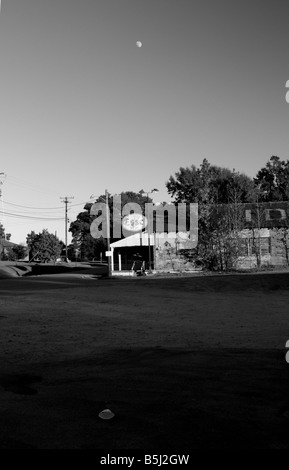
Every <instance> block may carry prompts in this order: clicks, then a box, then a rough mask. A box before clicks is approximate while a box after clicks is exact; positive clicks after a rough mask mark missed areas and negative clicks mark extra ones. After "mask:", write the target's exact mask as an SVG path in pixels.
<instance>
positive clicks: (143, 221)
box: [122, 214, 147, 232]
mask: <svg viewBox="0 0 289 470" xmlns="http://www.w3.org/2000/svg"><path fill="white" fill-rule="evenodd" d="M146 226H147V218H146V217H144V216H143V215H142V214H129V215H126V216H125V217H124V218H123V219H122V228H124V229H125V230H127V231H128V232H140V231H141V230H142V229H144V228H145V227H146Z"/></svg>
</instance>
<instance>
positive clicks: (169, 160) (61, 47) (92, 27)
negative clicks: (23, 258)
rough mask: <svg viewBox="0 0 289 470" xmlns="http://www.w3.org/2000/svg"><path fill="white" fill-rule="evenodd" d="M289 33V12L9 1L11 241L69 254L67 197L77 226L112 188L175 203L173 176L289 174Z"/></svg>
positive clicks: (4, 13) (5, 143)
mask: <svg viewBox="0 0 289 470" xmlns="http://www.w3.org/2000/svg"><path fill="white" fill-rule="evenodd" d="M288 20H289V1H288V0H274V1H273V0H271V1H269V0H242V1H240V0H81V1H80V0H2V10H1V15H0V70H1V73H0V85H1V86H0V90H1V92H0V173H1V172H4V173H5V174H6V179H5V181H4V182H3V184H2V185H1V189H2V207H0V209H1V211H0V218H1V219H3V217H4V225H5V228H6V232H8V233H12V238H11V240H12V241H14V242H15V243H20V242H25V240H26V235H27V233H29V232H30V231H31V230H35V231H36V232H39V231H41V230H42V229H43V228H48V229H49V231H51V232H53V233H54V232H55V231H57V235H58V236H59V237H60V238H61V239H63V240H64V232H65V230H64V227H65V225H64V204H63V203H62V202H61V200H60V197H64V196H73V197H74V199H73V200H71V204H70V206H71V208H70V211H69V218H70V220H74V219H75V218H76V215H77V214H78V212H80V211H81V209H82V207H83V204H84V202H85V201H89V199H90V196H91V195H92V194H94V195H99V194H103V193H104V191H105V189H106V188H107V189H108V190H109V192H111V193H118V192H121V191H127V190H131V191H139V190H140V189H144V190H146V191H149V190H150V189H152V188H158V189H159V193H157V194H156V196H155V197H154V200H155V201H164V200H167V201H169V200H170V197H169V196H168V194H167V191H166V187H165V182H166V181H167V180H168V178H169V176H170V175H171V174H174V173H175V172H176V171H178V169H179V167H180V166H190V165H192V164H194V165H196V166H199V165H200V163H201V162H202V160H203V159H204V158H207V159H208V160H209V162H210V163H212V164H216V165H219V166H225V167H228V168H230V169H233V168H235V169H236V171H240V172H245V173H246V174H248V175H249V176H255V174H256V173H257V171H258V170H259V169H260V168H261V167H262V166H264V165H265V164H266V162H267V161H268V160H269V158H270V157H271V155H278V156H279V157H280V158H282V159H285V160H287V158H289V128H288V126H289V103H287V102H286V100H285V94H286V88H285V84H286V81H287V80H288V79H289V27H288ZM138 40H139V41H142V43H143V46H142V47H141V48H138V47H137V46H136V41H138ZM0 178H1V175H0ZM2 180H3V178H2ZM0 181H1V180H0ZM20 206H21V207H20ZM3 214H4V215H3ZM51 218H55V219H56V220H51Z"/></svg>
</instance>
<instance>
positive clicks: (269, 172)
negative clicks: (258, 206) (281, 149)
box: [254, 155, 289, 202]
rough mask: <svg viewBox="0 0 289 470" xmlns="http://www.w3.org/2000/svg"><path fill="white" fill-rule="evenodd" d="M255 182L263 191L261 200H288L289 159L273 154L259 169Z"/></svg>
mask: <svg viewBox="0 0 289 470" xmlns="http://www.w3.org/2000/svg"><path fill="white" fill-rule="evenodd" d="M254 182H255V184H256V186H257V187H258V188H259V189H260V191H261V196H260V201H263V202H267V201H270V202H273V201H288V200H289V160H287V161H285V160H280V158H279V157H277V156H275V155H273V156H272V157H271V158H270V160H269V161H268V162H267V163H266V166H265V167H264V168H262V169H261V170H260V171H258V173H257V175H256V178H254Z"/></svg>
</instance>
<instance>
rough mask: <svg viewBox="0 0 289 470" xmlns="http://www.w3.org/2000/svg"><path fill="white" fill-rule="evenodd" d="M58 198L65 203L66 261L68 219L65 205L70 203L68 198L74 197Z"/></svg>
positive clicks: (66, 258)
mask: <svg viewBox="0 0 289 470" xmlns="http://www.w3.org/2000/svg"><path fill="white" fill-rule="evenodd" d="M60 199H62V200H63V201H62V202H64V204H65V261H66V262H67V261H68V255H67V222H68V219H67V212H68V210H67V205H68V204H70V201H69V200H68V199H74V197H67V196H65V197H61V198H60Z"/></svg>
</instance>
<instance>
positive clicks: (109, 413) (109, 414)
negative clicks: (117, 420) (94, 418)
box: [98, 408, 114, 419]
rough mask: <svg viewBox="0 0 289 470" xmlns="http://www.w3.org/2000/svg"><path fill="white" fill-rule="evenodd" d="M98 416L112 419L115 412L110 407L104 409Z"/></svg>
mask: <svg viewBox="0 0 289 470" xmlns="http://www.w3.org/2000/svg"><path fill="white" fill-rule="evenodd" d="M98 416H99V417H100V418H101V419H111V418H113V417H114V413H113V412H112V411H111V410H110V409H109V408H106V409H105V410H102V411H101V412H100V413H99V415H98Z"/></svg>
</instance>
